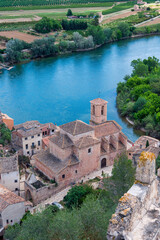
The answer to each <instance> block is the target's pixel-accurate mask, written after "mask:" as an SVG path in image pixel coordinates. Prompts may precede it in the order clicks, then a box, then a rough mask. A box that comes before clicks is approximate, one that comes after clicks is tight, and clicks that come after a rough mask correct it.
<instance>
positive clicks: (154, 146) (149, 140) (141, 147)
mask: <svg viewBox="0 0 160 240" xmlns="http://www.w3.org/2000/svg"><path fill="white" fill-rule="evenodd" d="M159 146H160V141H159V140H158V139H156V138H153V137H149V136H141V137H139V138H138V139H137V141H135V143H134V144H133V146H132V147H131V148H129V149H128V151H127V153H128V158H129V159H131V160H132V161H133V164H134V165H135V166H136V165H137V161H138V159H139V157H140V155H141V153H142V152H143V151H146V152H152V153H154V154H155V156H156V158H157V157H158V155H159V152H160V148H159Z"/></svg>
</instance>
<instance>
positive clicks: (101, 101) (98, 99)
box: [90, 98, 108, 105]
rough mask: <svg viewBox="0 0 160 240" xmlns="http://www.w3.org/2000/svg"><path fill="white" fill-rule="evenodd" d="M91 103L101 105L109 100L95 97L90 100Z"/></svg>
mask: <svg viewBox="0 0 160 240" xmlns="http://www.w3.org/2000/svg"><path fill="white" fill-rule="evenodd" d="M90 103H93V104H95V105H101V104H106V103H108V102H107V101H106V100H104V99H102V98H96V99H93V100H92V101H90Z"/></svg>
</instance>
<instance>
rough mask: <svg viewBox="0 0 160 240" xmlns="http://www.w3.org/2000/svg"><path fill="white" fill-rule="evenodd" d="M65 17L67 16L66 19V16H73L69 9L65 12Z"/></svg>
mask: <svg viewBox="0 0 160 240" xmlns="http://www.w3.org/2000/svg"><path fill="white" fill-rule="evenodd" d="M66 15H67V17H68V16H72V15H73V13H72V10H71V9H68V11H67V14H66Z"/></svg>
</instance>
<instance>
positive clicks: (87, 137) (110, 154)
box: [33, 98, 127, 187]
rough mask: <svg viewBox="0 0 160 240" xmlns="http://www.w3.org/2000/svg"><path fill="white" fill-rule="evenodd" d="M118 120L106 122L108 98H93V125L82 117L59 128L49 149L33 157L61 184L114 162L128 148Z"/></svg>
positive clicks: (36, 164) (37, 164)
mask: <svg viewBox="0 0 160 240" xmlns="http://www.w3.org/2000/svg"><path fill="white" fill-rule="evenodd" d="M121 130H122V128H121V127H120V126H119V125H118V124H117V123H116V122H115V121H107V101H105V100H103V99H100V98H97V99H94V100H93V101H91V120H90V125H89V124H86V123H84V122H82V121H80V120H76V121H73V122H69V123H66V124H63V125H61V126H59V127H57V130H56V131H55V134H54V135H53V136H52V137H50V138H49V139H48V140H47V141H49V148H48V149H47V150H42V151H40V152H39V153H37V154H35V155H34V156H33V162H34V165H35V167H36V168H37V169H38V170H39V171H41V172H42V173H43V174H44V175H46V176H47V177H48V178H49V179H55V181H56V182H57V183H58V184H59V185H61V186H64V187H65V186H67V185H69V184H71V183H75V182H76V181H77V180H78V179H80V178H81V177H83V176H85V175H87V174H89V173H91V172H93V171H95V170H97V169H100V168H103V167H106V166H110V165H112V164H113V161H114V158H115V157H116V155H117V154H119V153H121V152H122V151H125V150H126V149H127V137H126V136H125V135H124V134H123V133H122V131H121Z"/></svg>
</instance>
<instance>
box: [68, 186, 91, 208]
mask: <svg viewBox="0 0 160 240" xmlns="http://www.w3.org/2000/svg"><path fill="white" fill-rule="evenodd" d="M92 192H93V189H92V187H90V186H88V185H80V186H75V187H72V188H71V189H70V190H69V191H68V193H67V195H66V196H65V197H64V202H65V205H66V207H67V208H73V207H80V205H81V204H82V203H83V201H84V199H85V198H86V196H87V195H88V194H91V193H92Z"/></svg>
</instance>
